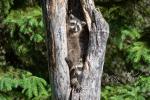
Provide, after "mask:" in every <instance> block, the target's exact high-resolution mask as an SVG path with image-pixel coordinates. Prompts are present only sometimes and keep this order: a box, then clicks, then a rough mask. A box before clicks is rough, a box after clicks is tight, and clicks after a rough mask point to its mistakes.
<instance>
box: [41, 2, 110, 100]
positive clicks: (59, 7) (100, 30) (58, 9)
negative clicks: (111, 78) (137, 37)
mask: <svg viewBox="0 0 150 100" xmlns="http://www.w3.org/2000/svg"><path fill="white" fill-rule="evenodd" d="M77 1H79V0H77ZM67 3H68V1H67V0H46V1H45V0H43V4H42V5H43V15H44V19H45V25H46V29H47V48H48V57H49V71H50V74H51V82H52V87H53V93H54V98H53V99H54V100H100V90H101V75H102V71H103V64H104V56H105V49H106V43H107V38H108V34H109V26H108V24H107V22H106V21H105V20H104V18H103V16H102V15H101V13H100V12H98V11H96V9H95V5H94V2H93V0H80V1H79V2H77V3H81V8H82V12H83V14H84V19H85V20H86V23H87V28H86V30H87V32H88V33H87V34H88V37H87V38H89V39H88V41H86V42H87V43H84V45H88V50H87V54H86V55H87V56H86V61H85V64H84V66H85V68H84V70H83V75H82V79H81V80H82V81H81V87H82V91H81V92H80V93H76V92H75V91H71V88H70V78H69V68H68V66H67V64H66V62H65V57H67V38H66V37H67V36H66V32H67V31H66V15H67V9H66V8H68V6H67ZM80 10H81V9H80ZM80 12H81V11H80ZM84 35H85V36H86V34H84Z"/></svg>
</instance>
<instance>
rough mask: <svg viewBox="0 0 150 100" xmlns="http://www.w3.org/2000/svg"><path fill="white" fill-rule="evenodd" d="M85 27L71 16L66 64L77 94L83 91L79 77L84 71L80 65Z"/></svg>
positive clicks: (82, 22) (68, 27)
mask: <svg viewBox="0 0 150 100" xmlns="http://www.w3.org/2000/svg"><path fill="white" fill-rule="evenodd" d="M85 25H86V23H85V22H84V21H81V20H79V19H78V18H76V17H75V16H74V15H72V14H71V15H69V20H68V22H67V29H68V31H67V45H68V57H66V62H67V64H68V66H69V72H70V82H71V87H73V88H74V89H75V90H76V91H77V92H80V91H81V86H80V83H79V80H78V76H79V74H80V73H81V71H82V65H80V63H81V62H82V59H81V48H80V42H79V36H80V33H81V32H82V31H83V27H84V26H85Z"/></svg>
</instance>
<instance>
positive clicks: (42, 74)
mask: <svg viewBox="0 0 150 100" xmlns="http://www.w3.org/2000/svg"><path fill="white" fill-rule="evenodd" d="M95 5H96V7H97V10H99V11H101V12H102V14H103V16H104V18H105V19H106V21H107V22H108V23H109V25H110V36H109V39H108V43H107V50H106V57H105V64H104V72H103V78H102V94H101V96H102V97H101V98H102V100H149V99H150V77H149V76H150V1H149V0H95ZM45 38H46V35H45V31H44V25H43V19H42V10H41V5H40V1H39V0H1V1H0V100H47V99H48V98H50V96H51V89H50V84H49V77H48V68H47V52H46V44H45Z"/></svg>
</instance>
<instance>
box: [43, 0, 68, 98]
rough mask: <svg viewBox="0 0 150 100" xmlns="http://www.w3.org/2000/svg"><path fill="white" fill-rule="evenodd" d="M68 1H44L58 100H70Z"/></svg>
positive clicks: (48, 43) (50, 57) (50, 55)
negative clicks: (67, 38)
mask: <svg viewBox="0 0 150 100" xmlns="http://www.w3.org/2000/svg"><path fill="white" fill-rule="evenodd" d="M66 4H67V1H66V0H43V1H42V5H43V15H44V20H45V24H46V29H47V49H48V58H49V59H48V61H49V71H50V77H51V85H52V91H53V93H54V98H53V99H56V100H68V98H69V94H70V91H69V90H70V89H69V88H70V87H69V86H70V85H69V84H70V83H69V82H70V81H69V79H70V78H69V69H68V67H67V64H66V62H65V57H66V56H67V41H66Z"/></svg>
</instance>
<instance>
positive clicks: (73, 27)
mask: <svg viewBox="0 0 150 100" xmlns="http://www.w3.org/2000/svg"><path fill="white" fill-rule="evenodd" d="M85 24H86V23H85V22H84V21H80V20H79V19H78V18H76V17H75V16H74V15H72V14H71V15H70V16H69V31H70V32H73V33H78V32H79V33H80V32H81V31H82V30H83V26H85Z"/></svg>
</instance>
